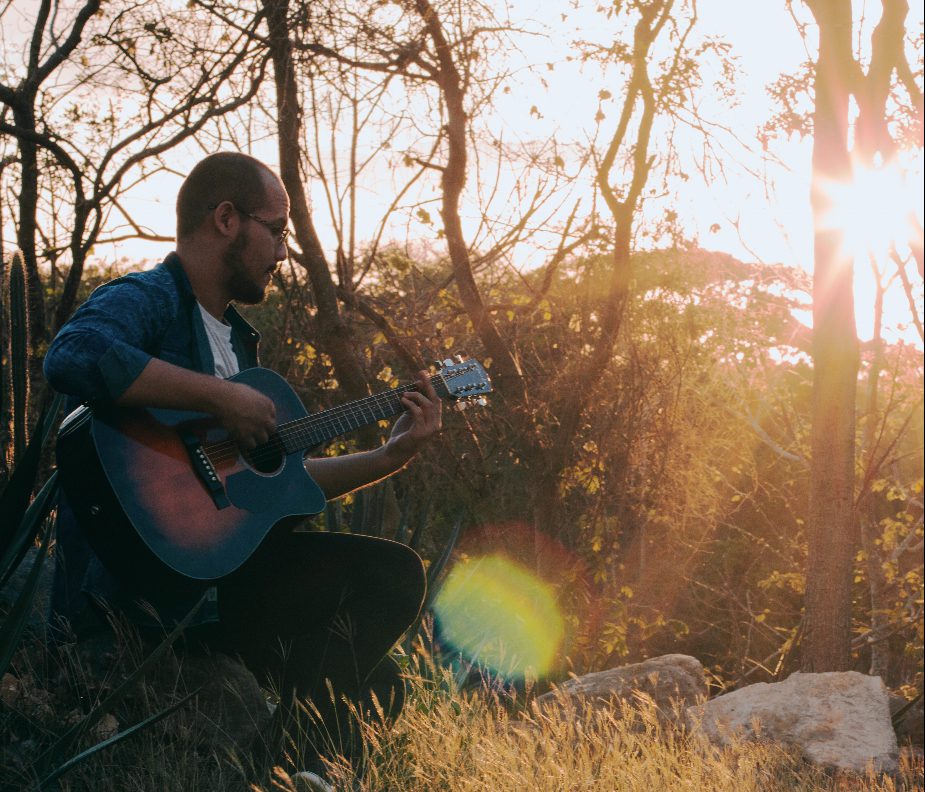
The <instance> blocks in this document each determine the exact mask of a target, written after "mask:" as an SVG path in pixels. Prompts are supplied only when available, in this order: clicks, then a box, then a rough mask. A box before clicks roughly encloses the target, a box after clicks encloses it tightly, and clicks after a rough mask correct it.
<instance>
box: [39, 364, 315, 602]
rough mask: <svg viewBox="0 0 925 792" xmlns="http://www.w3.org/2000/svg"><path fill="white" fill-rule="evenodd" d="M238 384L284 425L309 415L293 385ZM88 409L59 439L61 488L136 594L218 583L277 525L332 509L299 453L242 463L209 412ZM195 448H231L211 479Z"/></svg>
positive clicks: (247, 377)
mask: <svg viewBox="0 0 925 792" xmlns="http://www.w3.org/2000/svg"><path fill="white" fill-rule="evenodd" d="M231 379H232V381H234V382H240V383H244V384H246V385H250V386H251V387H253V388H256V389H257V390H259V391H260V392H261V393H263V394H264V395H266V396H268V397H269V398H270V399H272V401H273V402H274V404H275V405H276V417H277V422H278V424H284V423H287V422H290V421H294V420H297V419H300V418H303V417H305V416H306V415H307V413H306V410H305V408H304V406H303V405H302V402H301V400H300V399H299V397H298V396H297V395H296V393H295V392H294V391H293V390H292V388H291V387H290V386H289V385H288V384H287V383H286V381H285V380H284V379H283V378H282V377H280V376H279V375H278V374H275V373H274V372H272V371H270V370H268V369H262V368H253V369H247V370H245V371H242V372H240V373H239V374H237V375H235V376H234V377H232V378H231ZM82 410H83V411H84V413H83V414H79V415H78V414H72V416H71V417H69V419H68V420H67V421H66V422H65V424H64V425H63V426H62V429H61V432H60V433H59V437H58V449H57V456H58V467H59V471H60V477H61V481H62V485H63V487H64V490H65V492H66V494H67V497H68V501H69V503H70V504H71V506H72V508H73V509H74V511H75V513H76V515H77V518H78V521H79V522H80V524H81V525H82V527H83V529H84V531H85V532H86V534H87V537H88V539H89V540H90V542H91V544H92V545H93V548H94V550H95V551H96V552H97V554H98V555H99V556H100V558H101V559H102V560H103V562H104V563H105V564H106V566H107V567H108V568H109V569H110V570H111V571H112V572H113V573H114V574H117V575H120V576H121V577H123V578H124V579H126V580H127V582H129V583H131V584H132V585H133V586H134V587H135V588H136V589H138V590H156V589H159V588H160V587H162V586H165V585H169V586H174V585H177V584H178V583H181V584H182V583H183V582H184V581H185V582H186V583H193V582H194V581H200V582H202V581H209V582H211V581H217V580H220V579H221V578H224V577H226V576H228V575H230V574H231V573H232V572H234V571H235V570H236V569H237V568H238V567H240V566H241V565H242V564H243V563H244V562H245V561H246V560H247V559H248V558H249V557H250V556H251V555H252V554H253V553H254V551H255V550H256V549H257V548H258V547H259V545H260V544H261V542H262V541H263V539H264V538H265V537H266V535H267V534H268V533H269V532H270V530H271V529H272V528H273V527H274V526H275V525H276V524H278V523H279V522H280V521H282V520H284V519H285V518H287V517H293V516H304V515H311V514H317V513H318V512H321V511H322V510H323V509H324V507H325V497H324V493H323V492H322V490H321V489H320V488H319V487H318V485H317V484H316V483H315V482H314V481H313V480H312V479H311V477H310V476H309V475H308V473H306V471H305V467H304V465H303V455H304V451H303V450H301V449H300V450H297V451H293V452H292V453H288V454H287V453H286V452H285V451H283V449H282V447H279V448H278V450H277V451H275V452H274V451H272V450H271V451H269V452H268V451H266V450H265V451H264V452H263V453H262V454H261V455H260V458H258V459H250V458H248V459H245V458H244V457H242V455H241V454H240V453H239V452H238V450H237V447H236V446H234V444H233V443H232V442H231V441H230V440H229V438H228V436H227V433H226V432H225V431H224V429H222V427H221V426H220V425H219V424H218V422H217V421H216V420H215V419H214V418H213V417H211V416H209V415H205V414H202V413H191V412H183V411H177V410H161V409H141V408H119V407H114V408H111V409H108V410H105V411H94V412H92V414H91V413H90V411H89V410H87V409H86V408H82ZM198 447H205V448H213V449H214V448H219V449H221V451H222V453H218V454H217V453H215V452H212V453H211V454H210V456H211V457H212V460H211V461H210V463H209V465H208V470H206V471H205V473H203V471H197V469H196V467H195V464H194V463H195V449H196V448H198ZM209 471H211V472H212V473H214V474H215V475H216V479H217V480H216V481H215V482H214V483H212V482H210V479H209V475H208V473H209ZM210 483H211V486H210Z"/></svg>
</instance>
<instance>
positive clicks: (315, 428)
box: [277, 374, 449, 454]
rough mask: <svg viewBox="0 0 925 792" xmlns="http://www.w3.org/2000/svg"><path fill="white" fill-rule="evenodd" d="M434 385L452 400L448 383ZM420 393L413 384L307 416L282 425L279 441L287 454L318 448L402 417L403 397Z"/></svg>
mask: <svg viewBox="0 0 925 792" xmlns="http://www.w3.org/2000/svg"><path fill="white" fill-rule="evenodd" d="M430 382H431V384H432V385H433V386H434V390H435V391H436V392H437V396H439V397H440V398H441V399H443V398H446V397H447V396H449V391H448V390H447V387H446V383H445V382H444V381H443V377H441V376H440V375H439V374H438V375H436V376H433V377H431V378H430ZM417 389H418V388H417V384H416V383H413V382H412V383H408V384H407V385H402V386H400V387H398V388H395V389H394V390H390V391H385V392H384V393H376V394H373V395H372V396H365V397H364V398H362V399H357V400H356V401H352V402H347V403H346V404H342V405H340V406H339V407H332V408H331V409H329V410H322V411H321V412H320V413H315V414H313V415H306V416H305V417H304V418H299V419H297V420H295V421H290V422H289V423H286V424H282V425H281V426H280V427H279V428H278V429H277V433H278V435H279V439H280V441H281V442H282V444H283V448H284V449H285V452H286V453H287V454H292V453H295V452H296V451H306V450H308V449H310V448H315V447H317V446H320V445H323V444H324V443H327V442H328V441H329V440H333V439H334V438H335V437H340V436H341V435H344V434H347V433H348V432H351V431H353V430H354V429H359V428H360V427H361V426H368V425H369V424H374V423H376V422H377V421H382V420H385V419H386V418H391V417H392V416H393V415H398V414H399V413H401V412H403V411H404V409H405V407H404V405H403V404H402V402H401V397H402V394H404V393H407V392H408V391H413V390H417Z"/></svg>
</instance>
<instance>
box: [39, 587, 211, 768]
mask: <svg viewBox="0 0 925 792" xmlns="http://www.w3.org/2000/svg"><path fill="white" fill-rule="evenodd" d="M207 596H208V593H206V594H203V595H202V597H201V598H200V599H199V602H197V603H196V604H195V605H194V606H193V607H192V608H191V609H190V612H189V613H187V614H186V616H184V617H183V621H181V622H180V623H179V624H177V626H176V627H174V628H173V630H172V631H171V632H170V634H169V635H167V636H166V637H165V638H164V640H163V641H161V642H160V644H158V645H157V647H156V648H155V649H154V651H153V652H151V654H150V655H148V656H147V657H146V658H145V660H144V662H142V663H141V664H140V665H139V666H138V668H136V669H135V670H134V671H133V672H132V673H131V674H129V675H128V676H127V677H126V678H125V679H124V680H123V681H122V683H121V684H120V685H118V686H117V687H116V688H115V689H114V690H113V691H112V692H111V693H110V694H109V695H108V696H107V697H106V698H105V699H103V701H101V702H100V703H99V704H97V705H96V706H95V707H94V708H93V710H92V711H91V712H90V713H89V714H88V715H87V717H86V718H84V719H83V720H82V721H80V723H76V724H74V725H73V726H72V727H71V728H70V729H68V730H67V731H66V732H65V733H64V734H62V735H61V736H60V737H59V738H58V739H57V740H55V742H54V743H53V744H52V745H51V746H50V747H49V748H47V749H46V750H45V752H44V753H43V754H42V755H41V756H40V757H39V759H38V761H37V762H36V766H37V767H47V766H48V765H49V764H51V763H52V762H54V761H55V760H56V757H58V756H60V755H61V754H62V753H64V751H66V750H68V749H69V748H70V747H71V745H72V744H73V743H74V741H75V740H77V739H78V738H79V737H80V735H81V734H83V733H84V732H85V731H87V730H88V729H90V728H91V727H93V726H94V725H95V724H96V723H98V722H99V720H100V719H101V718H102V717H103V715H105V714H106V713H107V712H109V711H110V710H111V709H112V708H113V707H115V706H116V705H117V704H118V703H119V702H120V701H121V700H122V699H123V698H124V697H125V695H126V693H128V692H129V691H130V690H131V689H132V687H134V685H135V683H136V682H137V681H138V680H139V679H141V677H143V676H144V675H145V674H146V673H147V672H148V670H149V669H150V668H152V667H153V666H154V664H155V663H157V661H158V660H160V659H161V657H162V656H163V655H164V653H165V652H166V651H167V650H168V649H169V648H170V647H171V646H172V645H173V643H174V641H176V640H177V638H179V637H180V634H181V633H182V632H183V631H184V630H185V629H186V628H187V626H188V625H189V623H190V621H192V619H193V616H195V615H196V612H197V611H198V610H199V608H200V607H202V603H203V602H205V600H206V597H207Z"/></svg>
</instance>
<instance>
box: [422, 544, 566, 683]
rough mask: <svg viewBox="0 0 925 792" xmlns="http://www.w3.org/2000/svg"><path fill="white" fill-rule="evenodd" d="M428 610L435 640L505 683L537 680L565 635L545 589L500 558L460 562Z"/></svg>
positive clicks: (549, 590) (517, 566)
mask: <svg viewBox="0 0 925 792" xmlns="http://www.w3.org/2000/svg"><path fill="white" fill-rule="evenodd" d="M434 612H435V613H436V617H437V624H438V627H439V633H440V638H441V640H443V641H445V642H446V643H447V644H449V645H450V646H451V647H452V648H453V649H454V650H455V651H458V652H460V653H461V654H462V655H463V657H464V658H465V659H466V660H467V661H469V662H472V663H474V664H478V665H481V666H484V667H486V668H488V669H489V670H491V671H492V672H494V673H497V674H499V675H500V676H502V677H504V678H506V679H522V678H524V677H532V678H536V677H539V676H543V675H544V674H545V673H547V672H548V671H549V670H550V669H551V668H552V664H553V661H554V659H555V657H556V652H557V650H558V649H559V647H560V645H561V643H562V640H563V638H564V636H565V622H564V620H563V618H562V615H561V613H560V612H559V608H558V606H557V604H556V598H555V596H554V593H553V591H552V588H551V586H550V585H549V584H547V583H544V582H543V581H542V580H540V579H539V578H537V577H536V576H535V575H534V574H533V573H531V572H530V571H529V570H527V569H526V568H524V567H523V566H521V565H520V564H517V563H516V562H514V561H511V560H510V559H508V558H506V557H505V556H504V555H501V554H495V555H488V556H481V557H476V558H467V559H463V560H462V561H460V562H459V563H458V564H457V565H456V566H455V567H454V568H453V569H452V570H451V571H450V573H449V575H448V577H447V580H446V582H445V583H444V585H443V587H442V588H441V590H440V593H439V594H438V596H437V599H436V602H435V603H434Z"/></svg>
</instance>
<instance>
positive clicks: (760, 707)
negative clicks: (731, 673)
mask: <svg viewBox="0 0 925 792" xmlns="http://www.w3.org/2000/svg"><path fill="white" fill-rule="evenodd" d="M687 716H688V720H689V722H690V726H691V729H692V730H693V731H694V732H697V733H700V734H702V735H703V736H705V737H707V738H708V739H709V740H710V741H711V742H714V743H718V744H720V745H726V744H728V743H729V742H730V741H731V740H732V739H735V738H738V739H745V740H772V741H775V742H780V743H785V744H787V745H794V746H797V747H799V748H800V750H801V751H802V752H803V754H804V756H806V758H807V759H809V760H810V761H812V762H814V763H816V764H819V765H824V766H827V767H835V768H839V769H842V770H850V771H852V772H855V773H864V772H866V771H867V769H868V768H869V767H872V768H873V769H874V770H875V771H876V772H878V773H880V772H886V773H895V772H896V770H897V767H898V748H897V745H896V734H895V732H894V731H893V726H892V723H891V722H890V705H889V698H888V694H887V690H886V687H885V686H884V684H883V680H881V679H880V677H872V676H867V675H865V674H859V673H857V672H856V671H846V672H839V673H835V672H833V673H824V674H801V673H796V674H793V675H791V676H790V677H789V678H788V679H786V680H785V681H783V682H777V683H774V684H767V683H759V684H757V685H749V686H748V687H745V688H742V689H741V690H736V691H733V692H732V693H727V694H725V695H723V696H717V697H716V698H715V699H712V700H711V701H708V702H706V703H705V704H702V705H699V706H694V707H688V709H687Z"/></svg>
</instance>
